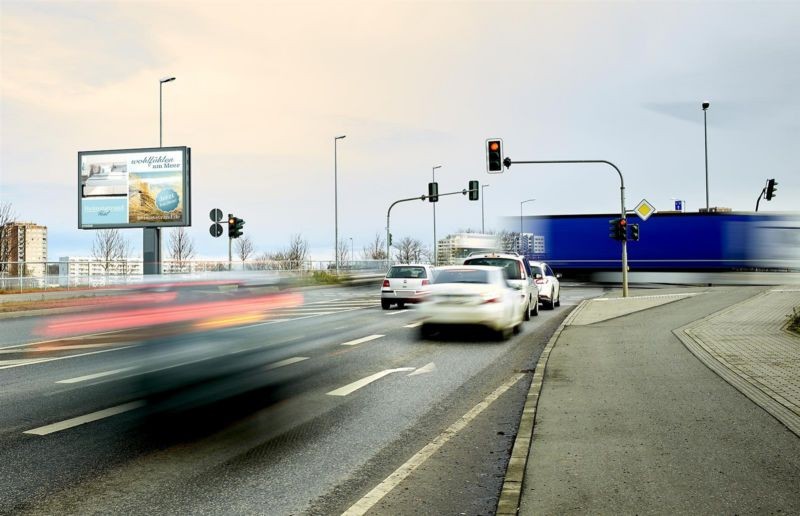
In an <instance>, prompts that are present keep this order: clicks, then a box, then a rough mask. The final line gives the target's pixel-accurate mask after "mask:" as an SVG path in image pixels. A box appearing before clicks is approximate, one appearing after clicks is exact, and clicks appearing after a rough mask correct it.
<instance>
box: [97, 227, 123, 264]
mask: <svg viewBox="0 0 800 516" xmlns="http://www.w3.org/2000/svg"><path fill="white" fill-rule="evenodd" d="M125 251H126V249H125V240H124V239H123V238H122V235H121V234H120V232H119V230H118V229H99V230H97V232H95V234H94V242H93V243H92V257H93V258H94V259H95V260H97V261H99V262H100V265H101V267H103V270H104V271H105V272H106V273H108V269H109V268H110V267H111V265H112V264H113V263H114V262H115V261H117V260H119V259H120V258H122V257H123V253H124V252H125Z"/></svg>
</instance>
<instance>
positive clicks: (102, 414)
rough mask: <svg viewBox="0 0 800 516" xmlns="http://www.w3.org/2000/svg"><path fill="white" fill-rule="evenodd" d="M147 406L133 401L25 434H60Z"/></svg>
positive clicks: (28, 431) (41, 427) (138, 401)
mask: <svg viewBox="0 0 800 516" xmlns="http://www.w3.org/2000/svg"><path fill="white" fill-rule="evenodd" d="M145 404H146V403H145V402H144V401H143V400H136V401H131V402H130V403H124V404H122V405H117V406H116V407H110V408H107V409H103V410H98V411H97V412H92V413H91V414H85V415H83V416H78V417H73V418H72V419H67V420H65V421H60V422H58V423H53V424H51V425H46V426H40V427H39V428H34V429H32V430H27V431H25V432H23V433H24V434H31V435H48V434H52V433H55V432H60V431H62V430H67V429H69V428H74V427H76V426H79V425H83V424H86V423H91V422H92V421H98V420H100V419H105V418H107V417H111V416H116V415H117V414H122V413H124V412H130V411H131V410H135V409H137V408H140V407H144V406H145Z"/></svg>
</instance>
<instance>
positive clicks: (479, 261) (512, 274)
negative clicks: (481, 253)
mask: <svg viewBox="0 0 800 516" xmlns="http://www.w3.org/2000/svg"><path fill="white" fill-rule="evenodd" d="M464 265H489V266H492V267H502V268H503V269H504V270H505V272H506V278H508V279H510V280H519V279H522V272H521V270H520V263H519V262H518V261H517V260H511V259H509V258H470V259H469V260H466V261H464Z"/></svg>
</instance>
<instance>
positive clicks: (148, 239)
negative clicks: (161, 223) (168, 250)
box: [142, 228, 161, 275]
mask: <svg viewBox="0 0 800 516" xmlns="http://www.w3.org/2000/svg"><path fill="white" fill-rule="evenodd" d="M142 231H143V235H144V238H143V242H142V262H143V263H142V272H143V273H144V274H146V275H147V274H161V228H143V230H142Z"/></svg>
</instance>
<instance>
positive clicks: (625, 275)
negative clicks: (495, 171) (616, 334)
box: [503, 157, 628, 297]
mask: <svg viewBox="0 0 800 516" xmlns="http://www.w3.org/2000/svg"><path fill="white" fill-rule="evenodd" d="M569 163H603V164H605V165H609V166H611V167H613V168H614V170H616V171H617V174H619V197H620V218H621V219H623V220H624V219H625V215H626V213H627V211H626V210H625V179H623V177H622V172H621V171H620V169H619V168H617V166H616V165H615V164H613V163H611V162H610V161H606V160H604V159H565V160H548V161H512V160H511V158H508V157H507V158H505V159H504V160H503V165H505V167H506V168H510V167H511V165H514V164H519V165H550V164H569ZM622 297H628V243H627V241H625V240H622Z"/></svg>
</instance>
